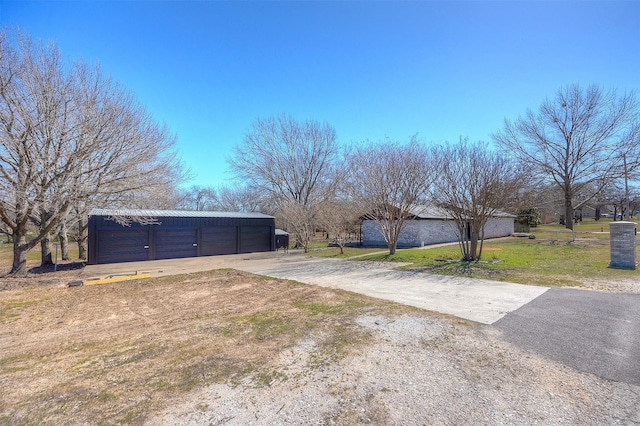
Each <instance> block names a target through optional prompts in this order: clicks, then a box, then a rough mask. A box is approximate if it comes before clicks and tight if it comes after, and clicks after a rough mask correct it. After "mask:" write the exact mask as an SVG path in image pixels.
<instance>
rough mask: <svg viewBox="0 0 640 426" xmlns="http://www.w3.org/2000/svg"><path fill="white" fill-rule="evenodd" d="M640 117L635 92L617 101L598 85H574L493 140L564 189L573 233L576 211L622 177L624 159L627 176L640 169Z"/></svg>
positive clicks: (566, 214)
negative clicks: (583, 86) (574, 213)
mask: <svg viewBox="0 0 640 426" xmlns="http://www.w3.org/2000/svg"><path fill="white" fill-rule="evenodd" d="M638 114H639V110H638V102H637V100H636V96H635V93H634V92H631V93H628V94H624V95H622V96H617V94H616V92H615V91H613V90H611V91H609V92H603V91H602V90H601V89H600V88H599V87H597V86H595V85H593V86H590V87H588V88H587V89H586V90H584V89H582V88H581V87H579V86H578V85H571V86H567V87H565V88H562V89H560V90H559V91H558V92H557V93H556V97H555V99H553V100H548V99H547V100H545V101H544V102H543V104H542V106H541V107H540V110H539V111H538V112H537V113H534V112H532V111H531V110H528V111H527V112H526V115H525V116H524V117H519V118H518V119H517V120H516V121H515V122H511V121H509V120H505V124H504V129H503V130H502V131H499V132H497V133H495V134H494V135H493V139H494V141H495V142H496V143H498V144H499V145H500V146H501V147H502V148H504V149H505V150H506V151H508V152H509V153H511V154H512V155H514V156H515V157H516V158H517V159H519V160H521V161H523V162H525V163H528V164H530V165H532V166H533V167H534V170H535V172H536V173H537V174H538V175H539V176H542V177H545V178H546V179H547V180H548V181H550V182H553V183H554V184H555V185H557V186H558V187H559V188H560V189H561V191H562V193H563V195H564V217H565V226H566V227H567V228H569V229H573V221H572V220H571V218H572V217H573V211H574V210H575V209H576V208H579V207H581V206H582V205H584V204H585V203H587V202H588V201H589V200H590V199H591V198H593V197H594V196H595V195H596V194H597V193H599V192H600V191H601V190H602V188H604V186H605V185H606V184H607V183H608V182H610V181H611V180H612V179H616V178H618V177H620V176H621V175H622V174H623V173H624V172H625V168H624V167H623V163H624V161H625V159H626V163H627V166H628V167H627V170H626V171H627V172H632V171H633V170H634V169H637V167H638V165H639V164H640V158H639V152H638V151H639V146H640V144H639V142H640V125H639V123H638ZM587 187H589V188H592V190H591V191H586V190H585V189H586V188H587ZM578 193H581V194H582V196H581V197H580V198H577V196H576V195H577V194H578Z"/></svg>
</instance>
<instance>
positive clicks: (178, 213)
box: [89, 209, 274, 219]
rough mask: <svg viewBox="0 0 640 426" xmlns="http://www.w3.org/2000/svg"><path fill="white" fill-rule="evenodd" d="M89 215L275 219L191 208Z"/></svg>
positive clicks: (105, 211)
mask: <svg viewBox="0 0 640 426" xmlns="http://www.w3.org/2000/svg"><path fill="white" fill-rule="evenodd" d="M89 216H111V217H113V216H127V217H229V218H237V219H273V218H274V217H273V216H269V215H266V214H262V213H242V212H211V211H190V210H141V209H93V210H91V211H90V212H89Z"/></svg>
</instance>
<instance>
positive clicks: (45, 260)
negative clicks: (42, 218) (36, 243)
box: [40, 234, 53, 266]
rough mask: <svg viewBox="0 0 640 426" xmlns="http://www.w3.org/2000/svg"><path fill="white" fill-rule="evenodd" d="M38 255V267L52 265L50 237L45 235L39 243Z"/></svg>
mask: <svg viewBox="0 0 640 426" xmlns="http://www.w3.org/2000/svg"><path fill="white" fill-rule="evenodd" d="M40 253H41V254H42V261H41V262H40V266H47V265H53V259H52V257H51V235H49V234H47V235H46V236H45V237H44V238H43V239H42V240H41V241H40Z"/></svg>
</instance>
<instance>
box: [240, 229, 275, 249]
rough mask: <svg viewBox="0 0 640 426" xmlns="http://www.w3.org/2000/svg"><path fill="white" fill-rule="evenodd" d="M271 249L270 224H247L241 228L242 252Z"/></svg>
mask: <svg viewBox="0 0 640 426" xmlns="http://www.w3.org/2000/svg"><path fill="white" fill-rule="evenodd" d="M269 250H271V227H270V226H245V227H242V228H240V252H241V253H250V252H254V251H269Z"/></svg>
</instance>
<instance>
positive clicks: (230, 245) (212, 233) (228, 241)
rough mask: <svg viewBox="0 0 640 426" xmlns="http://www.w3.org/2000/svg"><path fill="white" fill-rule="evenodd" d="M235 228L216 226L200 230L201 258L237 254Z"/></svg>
mask: <svg viewBox="0 0 640 426" xmlns="http://www.w3.org/2000/svg"><path fill="white" fill-rule="evenodd" d="M237 245H238V238H237V227H235V226H216V227H208V228H203V229H202V240H201V247H200V249H201V253H202V255H203V256H213V255H216V254H235V253H237V252H238V247H237Z"/></svg>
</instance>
